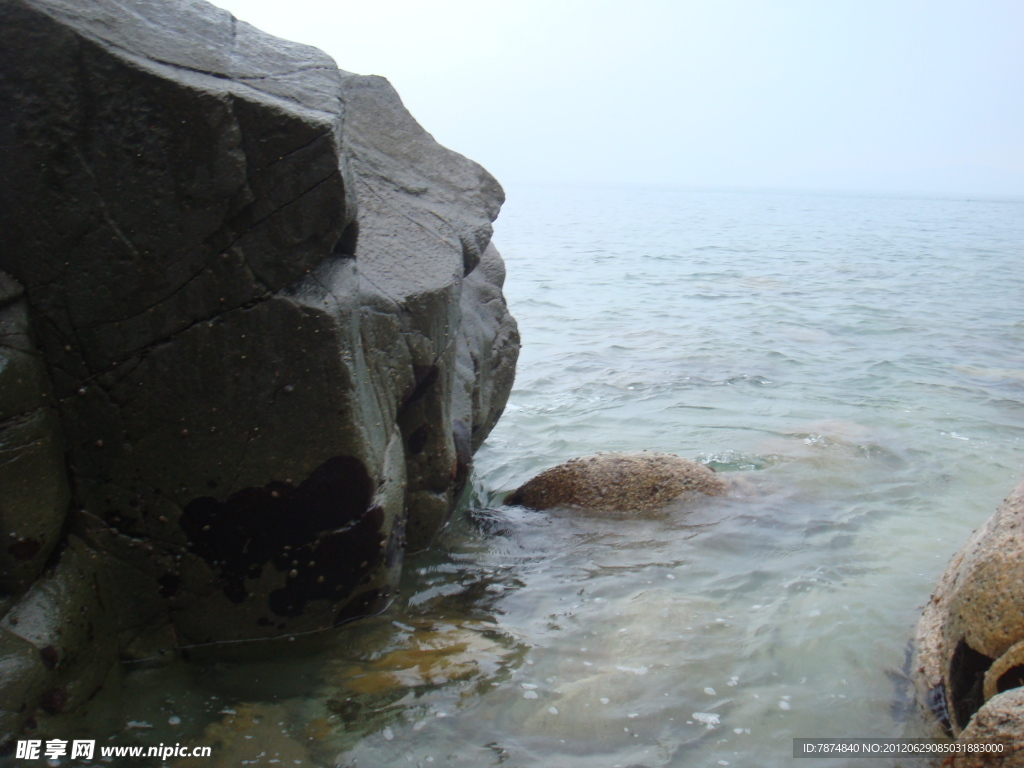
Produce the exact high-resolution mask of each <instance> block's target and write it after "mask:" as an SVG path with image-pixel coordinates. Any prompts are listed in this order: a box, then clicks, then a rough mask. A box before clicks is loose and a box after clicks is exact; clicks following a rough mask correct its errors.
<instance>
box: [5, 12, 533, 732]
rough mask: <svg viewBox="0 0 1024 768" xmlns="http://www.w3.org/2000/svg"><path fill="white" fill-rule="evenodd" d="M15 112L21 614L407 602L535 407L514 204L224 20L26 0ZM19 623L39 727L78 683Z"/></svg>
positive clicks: (205, 618)
mask: <svg viewBox="0 0 1024 768" xmlns="http://www.w3.org/2000/svg"><path fill="white" fill-rule="evenodd" d="M0 112H2V114H3V115H4V119H3V120H2V121H0V243H3V247H2V250H0V269H2V270H4V272H5V273H6V274H0V395H2V400H0V499H3V501H0V537H3V543H4V546H3V549H2V553H0V590H2V592H3V597H2V598H0V599H2V602H0V615H2V613H3V612H7V613H8V619H10V620H11V621H15V620H17V619H18V616H20V615H21V613H20V612H24V611H26V610H28V608H27V607H26V606H28V605H29V604H30V603H31V605H36V606H41V605H44V603H41V602H39V601H40V600H42V599H43V598H42V597H40V596H39V595H40V591H39V590H40V589H41V588H42V587H40V586H39V583H37V585H36V586H32V584H33V579H34V578H36V576H38V575H39V573H40V572H41V571H42V570H43V568H44V566H45V567H48V568H49V569H50V570H49V571H48V575H47V577H46V578H47V579H50V580H53V579H56V580H58V581H59V580H60V579H62V578H68V577H67V576H66V574H70V573H72V572H74V573H78V572H79V571H82V569H83V568H85V566H84V565H82V563H88V564H89V568H91V569H92V570H93V571H94V572H95V573H96V574H97V580H96V582H95V583H96V584H97V585H103V586H102V589H104V590H106V589H110V590H112V591H113V593H115V594H112V595H109V596H108V600H101V601H100V602H101V603H102V604H109V603H110V602H114V603H119V604H124V605H130V606H131V610H127V611H114V612H112V613H109V614H105V616H106V617H105V618H102V619H98V620H97V621H98V622H99V623H101V624H105V629H104V631H109V632H111V633H112V635H111V636H112V637H115V638H116V642H114V643H112V644H111V647H114V648H118V647H121V648H123V647H125V646H126V645H127V644H128V643H130V642H132V640H133V638H134V637H136V636H137V635H138V634H139V632H142V631H143V629H144V628H146V627H149V628H150V629H151V628H152V626H153V624H154V622H156V623H159V622H160V621H165V622H169V623H171V624H172V625H173V627H174V633H175V634H176V637H177V638H178V640H179V642H180V643H181V644H183V645H190V644H203V643H211V642H219V641H226V640H249V639H259V638H271V637H277V636H281V635H285V634H292V633H296V632H304V631H310V630H315V629H320V628H325V627H330V626H334V625H336V624H338V623H341V622H343V621H345V620H347V619H349V618H351V617H355V616H359V615H363V614H365V613H367V612H370V611H374V610H377V609H379V608H380V607H381V606H383V605H384V604H385V603H386V601H387V600H388V598H389V596H390V594H391V593H392V591H393V589H394V587H395V584H396V582H397V579H398V576H399V571H400V567H401V562H402V557H403V553H404V551H405V550H406V548H407V547H413V548H421V547H424V546H427V545H428V544H429V543H430V541H431V539H432V538H433V536H434V535H435V534H436V532H437V531H438V529H439V528H440V527H441V526H442V525H443V524H444V523H445V521H446V520H447V518H448V516H449V515H450V513H451V511H452V509H453V507H454V506H455V504H456V502H457V500H458V497H459V494H460V492H461V490H462V487H463V486H464V484H465V482H466V478H467V474H468V471H469V466H470V462H471V457H472V453H473V451H474V450H475V449H476V448H477V447H478V446H479V445H480V442H481V441H482V440H483V439H484V437H485V436H486V434H487V432H488V431H489V430H490V429H491V427H493V425H494V423H495V421H496V420H497V418H498V416H499V415H500V413H501V411H502V409H503V408H504V405H505V401H506V400H507V397H508V393H509V390H510V389H511V385H512V378H513V375H514V368H515V359H516V356H517V353H518V335H517V332H516V328H515V323H514V321H513V320H512V319H511V317H510V316H509V315H508V312H507V309H506V306H505V302H504V299H503V297H502V295H501V284H502V280H503V278H504V270H503V266H502V263H501V258H500V256H499V255H498V253H497V251H496V250H495V249H494V248H493V246H492V245H490V237H491V221H492V220H493V219H494V217H495V216H496V215H497V213H498V209H499V207H500V205H501V203H502V201H503V193H502V191H501V188H500V187H499V185H498V184H497V182H495V180H494V179H493V178H492V177H491V176H490V175H489V174H487V172H486V171H484V170H483V169H482V168H481V167H480V166H478V165H476V164H475V163H473V162H471V161H469V160H467V159H465V158H464V157H462V156H460V155H457V154H455V153H454V152H450V151H449V150H447V149H445V148H443V147H441V146H440V145H438V144H437V143H436V142H435V141H434V140H433V139H432V138H431V137H430V136H429V135H428V134H427V133H426V132H424V131H423V129H422V128H421V127H420V126H419V125H418V124H417V123H416V122H415V121H414V120H413V119H412V117H411V116H410V115H409V114H408V112H406V111H405V109H404V108H403V106H402V104H401V101H400V100H399V98H398V96H397V94H396V93H395V92H394V90H393V89H392V88H391V86H390V85H389V84H388V83H387V81H385V80H383V79H382V78H378V77H360V76H356V75H351V74H348V73H345V72H342V71H340V70H338V69H337V67H336V66H335V65H334V63H333V61H331V59H330V58H329V57H327V56H326V55H325V54H323V53H321V52H320V51H317V50H315V49H312V48H309V47H306V46H302V45H297V44H294V43H288V42H285V41H281V40H278V39H276V38H272V37H270V36H268V35H265V34H263V33H262V32H259V31H258V30H256V29H254V28H252V27H250V26H248V25H246V24H244V23H242V22H239V21H237V20H235V19H234V18H233V17H232V16H231V15H230V14H228V13H226V12H224V11H221V10H219V9H217V8H215V7H213V6H211V5H209V4H207V3H204V2H201V0H174V1H170V0H169V1H167V2H151V1H149V0H91V1H90V2H88V3H82V2H80V0H5V2H4V3H3V5H2V6H0ZM29 326H31V327H29ZM10 467H15V469H13V470H12V471H8V468H10ZM62 532H63V533H62ZM62 548H63V549H62ZM69 558H72V559H73V562H70V561H69ZM76 569H77V570H76ZM123 569H128V571H127V572H129V573H131V574H132V576H131V577H129V578H127V579H120V580H118V579H111V578H109V577H110V575H111V574H115V573H122V571H123ZM61 574H65V575H64V576H62V575H61ZM119 581H131V582H134V583H133V585H132V589H131V594H126V595H125V596H124V598H123V599H122V598H118V597H117V596H116V592H117V590H118V588H119V587H118V583H119ZM40 583H41V582H40ZM96 589H100V587H99V586H97V587H96ZM126 589H127V588H126ZM26 590H28V591H27V593H26ZM77 594H78V593H77V592H69V593H68V595H67V596H66V598H62V600H63V602H61V601H58V602H53V601H52V600H51V603H52V604H53V605H54V606H56V607H54V609H53V610H55V611H57V610H58V608H59V611H58V612H66V611H70V612H71V614H73V613H74V611H75V610H78V608H83V607H84V606H85V605H86V602H85V601H86V600H87V597H86V596H84V595H83V596H76V595H77ZM22 595H23V596H22ZM88 599H92V598H91V597H90V598H88ZM26 601H29V602H26ZM31 601H35V602H34V603H32V602H31ZM76 606H78V607H77V608H76ZM32 610H35V611H36V612H37V613H38V611H41V610H43V609H42V608H33V609H32ZM47 610H49V609H47ZM88 610H92V609H88ZM71 614H68V615H71ZM61 615H63V613H61ZM97 615H99V614H97ZM8 619H5V621H7V620H8ZM94 624H95V622H94ZM15 626H16V625H15ZM0 629H2V630H3V631H4V632H7V634H2V633H0V665H4V669H5V670H8V669H17V670H21V671H19V672H18V673H17V674H13V673H12V674H11V675H7V674H5V675H4V676H3V682H0V700H3V701H5V702H6V701H14V700H15V699H17V701H18V702H20V703H21V704H24V705H25V706H24V707H23V708H22V709H20V710H19V711H20V712H21V713H22V715H20V716H22V717H23V716H26V715H24V713H25V712H30V711H31V708H32V707H33V706H35V705H36V704H38V703H39V701H41V700H42V698H41V697H44V696H45V694H46V691H45V690H44V689H45V688H46V687H47V686H49V687H50V688H52V687H53V686H57V687H60V685H62V683H60V681H57V682H55V681H54V670H50V669H47V668H46V667H47V665H46V664H43V668H42V669H40V667H39V659H35V660H33V659H32V652H30V651H27V650H26V648H27V647H28V646H26V643H28V645H29V646H33V647H35V646H38V645H39V643H40V642H43V641H42V640H33V639H31V638H26V637H23V636H21V635H19V634H17V631H16V630H15V629H13V628H9V627H7V626H6V624H5V625H4V626H3V627H0ZM150 634H152V633H150ZM168 636H170V635H168ZM40 637H42V636H40ZM77 638H78V636H77V635H75V636H74V637H72V638H71V639H69V640H68V641H67V642H66V643H65V646H66V647H64V649H63V650H61V651H60V653H61V654H63V655H61V656H60V658H61V659H62V661H61V662H60V663H61V664H62V665H63V666H61V667H59V669H60V670H62V671H63V670H69V669H73V668H74V667H75V665H76V663H79V664H80V665H85V666H88V667H89V668H90V669H93V670H94V674H93V673H90V674H87V675H84V676H83V677H82V679H88V680H94V679H95V677H96V676H97V675H99V674H100V670H101V669H102V668H103V667H104V664H107V665H109V661H110V659H109V658H106V657H104V658H92V657H89V658H90V660H89V661H88V664H86V662H84V661H83V662H76V661H75V659H85V658H86V656H87V654H86V652H85V650H84V648H83V647H82V645H81V643H82V642H84V641H80V639H77ZM44 647H47V646H44ZM47 653H48V658H49V659H50V661H53V659H52V653H51V652H47ZM44 661H45V660H44ZM67 674H69V675H70V674H72V673H70V672H68V673H67ZM33 680H35V681H37V683H32V684H30V683H31V681H33ZM26 681H29V682H26ZM39 681H42V682H39ZM12 686H13V687H12ZM8 688H10V690H8ZM11 692H13V693H12V698H8V693H11ZM73 693H74V692H73V691H72V692H71V693H69V694H68V695H69V697H70V698H69V700H70V701H71V702H74V701H76V700H77V699H76V698H75V696H74V695H73ZM14 694H16V695H14ZM33 702H35V703H33ZM11 722H13V721H6V722H5V723H0V726H3V727H0V730H4V728H7V729H8V730H7V732H8V733H9V732H10V728H13V727H14V726H13V725H11ZM2 740H3V734H0V741H2Z"/></svg>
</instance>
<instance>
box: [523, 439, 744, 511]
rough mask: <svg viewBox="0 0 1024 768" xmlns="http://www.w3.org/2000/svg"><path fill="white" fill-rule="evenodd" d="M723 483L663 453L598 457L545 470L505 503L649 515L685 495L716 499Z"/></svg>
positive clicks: (708, 472)
mask: <svg viewBox="0 0 1024 768" xmlns="http://www.w3.org/2000/svg"><path fill="white" fill-rule="evenodd" d="M727 488H728V485H727V484H726V482H725V481H724V480H722V479H721V478H720V477H718V476H717V475H716V474H715V472H714V471H713V470H711V469H709V468H708V467H706V466H704V465H703V464H699V463H697V462H695V461H691V460H689V459H684V458H681V457H679V456H673V455H671V454H665V453H599V454H596V455H594V456H585V457H582V458H578V459H572V460H570V461H567V462H565V463H564V464H559V465H558V466H556V467H552V468H551V469H546V470H544V471H543V472H541V473H540V474H539V475H537V476H536V477H534V478H533V479H531V480H528V481H527V482H525V483H523V485H521V486H519V488H517V489H516V490H514V491H513V492H512V493H511V494H510V495H509V497H508V498H507V499H506V500H505V503H506V504H517V505H519V506H523V507H529V508H530V509H551V508H553V507H572V508H574V509H580V510H584V511H592V512H610V513H615V512H619V513H622V512H625V513H630V512H652V511H655V510H658V509H661V508H663V507H664V506H665V505H667V504H669V503H670V502H673V501H676V500H677V499H680V498H682V497H686V496H699V495H703V496H718V495H720V494H723V493H725V492H726V490H727Z"/></svg>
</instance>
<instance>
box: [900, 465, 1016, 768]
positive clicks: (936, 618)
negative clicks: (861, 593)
mask: <svg viewBox="0 0 1024 768" xmlns="http://www.w3.org/2000/svg"><path fill="white" fill-rule="evenodd" d="M1022 608H1024V483H1022V484H1021V485H1019V486H1018V487H1017V489H1016V490H1015V491H1014V492H1013V493H1012V494H1011V495H1010V496H1009V498H1007V499H1006V500H1005V501H1004V502H1003V504H1002V505H1001V506H1000V507H999V509H998V510H997V511H996V513H995V514H994V515H993V516H992V517H990V518H989V519H988V520H987V521H986V522H985V524H984V525H983V526H981V527H980V528H979V529H978V530H977V531H975V532H974V534H973V535H972V536H971V538H970V539H969V540H968V541H967V543H966V544H965V545H964V547H963V548H962V549H961V550H960V551H959V552H958V553H957V554H956V555H954V556H953V558H952V560H950V562H949V565H948V566H947V568H946V571H945V573H943V575H942V578H941V579H940V581H939V584H938V586H937V587H936V589H935V593H934V594H933V595H932V598H931V601H930V602H929V603H928V605H927V607H926V608H925V610H924V614H923V615H922V617H921V621H920V623H919V625H918V629H917V638H916V650H915V657H914V664H913V668H912V669H913V677H914V683H915V686H916V689H917V697H918V701H919V702H920V704H921V706H922V709H923V710H924V712H925V715H926V717H927V718H928V720H929V722H931V723H932V724H934V726H935V727H936V730H937V731H938V730H941V731H942V732H943V733H945V735H947V736H952V737H958V738H959V739H960V740H962V741H965V742H979V743H980V742H982V741H985V740H986V738H987V736H986V734H988V735H991V733H995V731H996V730H998V731H1000V733H1003V734H1004V735H1005V734H1006V733H1011V732H1014V731H1015V733H1016V734H1017V739H1019V738H1020V734H1021V733H1022V732H1024V706H1022V701H1024V699H1022V697H1021V695H1020V693H1021V691H1020V686H1021V685H1022V684H1024V610H1022ZM993 729H995V730H993ZM990 732H991V733H990ZM983 737H984V738H983ZM972 759H973V758H972ZM995 759H996V761H997V763H993V764H998V765H1010V764H1011V763H1008V762H998V761H999V760H1004V758H995ZM1018 759H1019V760H1021V761H1024V755H1021V756H1020V757H1019V758H1018ZM953 764H955V765H961V763H959V762H958V763H953ZM962 764H963V765H968V764H970V765H975V763H966V762H965V763H962ZM977 764H978V765H982V764H985V763H977ZM1013 764H1014V765H1017V764H1022V765H1024V762H1021V763H1013Z"/></svg>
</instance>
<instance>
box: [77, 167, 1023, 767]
mask: <svg viewBox="0 0 1024 768" xmlns="http://www.w3.org/2000/svg"><path fill="white" fill-rule="evenodd" d="M496 242H497V244H498V245H499V247H500V248H501V250H502V252H503V254H504V256H505V260H506V264H507V269H508V279H507V282H506V285H505V293H506V296H507V299H508V302H509V305H510V308H511V311H512V313H513V314H514V315H515V317H516V319H517V320H518V322H519V327H520V330H521V333H522V339H523V349H522V354H521V356H520V359H519V366H518V371H517V377H516V384H515V388H514V390H513V392H512V396H511V398H510V400H509V403H508V407H507V408H506V410H505V413H504V416H503V417H502V419H501V421H500V423H499V424H498V426H497V428H496V429H495V430H494V432H493V433H492V434H491V436H490V437H489V438H488V440H487V442H486V444H485V445H484V447H483V448H482V449H481V450H480V452H479V453H478V455H477V457H476V468H475V474H474V477H473V489H472V494H471V496H470V499H469V503H468V505H467V509H466V510H465V511H464V512H463V513H461V514H460V515H459V516H458V517H457V518H456V519H455V520H454V521H453V522H452V523H451V524H450V525H449V527H448V528H447V529H446V530H445V531H444V532H443V533H442V535H441V537H440V538H439V540H438V542H437V544H436V546H435V547H434V548H433V549H432V550H431V551H429V552H426V553H423V554H420V555H416V556H412V557H410V558H408V560H407V562H406V570H405V575H404V578H403V585H402V593H401V596H400V598H399V599H398V600H397V601H396V602H395V603H394V604H393V605H392V606H391V608H390V609H389V610H388V611H387V612H386V613H385V614H383V615H382V616H379V617H374V618H371V619H367V620H364V621H361V622H356V623H354V624H352V625H349V626H347V627H344V628H342V630H340V631H339V632H338V633H337V639H336V641H335V643H334V644H333V645H332V647H330V648H329V649H327V650H322V651H319V652H318V653H315V654H306V655H302V656H299V657H295V658H291V657H282V658H281V659H280V660H278V661H275V662H274V663H268V662H245V663H241V662H239V663H227V662H224V661H218V662H216V663H208V664H203V663H194V664H192V665H190V666H185V665H180V664H179V665H171V666H170V667H159V668H156V669H141V670H138V671H135V672H131V673H129V674H128V675H127V677H126V678H125V680H124V684H123V688H122V689H121V690H120V691H119V692H118V694H117V702H116V705H114V704H111V705H109V706H107V709H106V710H105V711H106V713H107V714H106V718H107V719H106V720H105V721H104V722H106V723H107V725H106V726H105V727H106V728H107V729H108V730H107V732H106V733H105V734H104V738H105V739H108V740H111V743H124V742H125V740H131V739H135V740H136V741H138V742H139V743H149V742H153V743H156V741H157V740H159V741H161V742H165V743H172V742H173V741H175V740H179V741H182V742H188V743H190V744H203V743H212V744H214V745H215V747H216V750H217V751H216V752H215V758H214V759H213V761H209V760H207V761H202V762H203V764H204V765H210V766H212V765H225V766H226V765H237V764H241V763H243V762H244V763H245V764H252V765H271V764H272V765H289V766H291V765H296V764H307V765H323V766H359V767H361V768H375V767H376V766H401V765H409V766H465V767H466V768H482V767H484V766H499V765H503V766H509V767H510V768H511V767H517V766H523V767H524V768H525V767H527V766H546V767H547V766H549V767H550V768H556V767H557V768H573V767H575V766H581V767H582V766H587V768H615V767H616V766H618V767H620V768H627V767H629V768H638V767H639V766H646V767H648V768H662V767H665V768H668V767H670V766H671V767H673V768H681V767H683V766H686V767H687V768H689V767H690V766H725V765H732V766H781V765H791V764H792V761H793V757H792V754H793V751H792V750H793V738H794V737H802V738H814V737H875V738H879V737H899V736H905V735H910V736H913V735H916V732H915V731H914V728H915V725H914V719H913V718H912V717H911V713H912V711H913V701H912V692H911V688H910V686H909V685H908V680H907V672H908V649H909V641H910V640H911V638H912V636H913V633H914V627H915V623H916V621H917V618H918V616H919V614H920V610H921V608H922V606H923V605H924V604H925V602H926V601H927V600H928V598H929V595H930V593H931V590H932V588H933V586H934V584H935V582H936V580H937V579H938V577H939V575H940V573H941V572H942V570H943V568H944V567H945V565H946V562H947V561H948V559H949V557H950V556H951V555H952V554H953V552H954V551H955V550H956V549H957V548H958V547H960V546H961V545H962V544H963V542H964V541H965V540H966V538H967V537H968V536H969V535H970V533H971V531H972V529H974V528H976V527H977V526H978V525H979V524H980V523H981V522H982V521H983V520H985V518H986V517H988V516H989V515H990V514H991V513H992V512H993V511H994V510H995V508H996V506H997V505H998V503H999V502H1000V500H1001V499H1002V498H1003V497H1004V496H1006V495H1007V494H1008V493H1009V492H1010V491H1011V490H1012V488H1013V487H1014V485H1015V484H1016V482H1017V481H1018V479H1019V477H1020V475H1021V470H1022V464H1024V314H1022V309H1024V300H1022V297H1024V268H1022V266H1024V264H1022V262H1024V202H1022V201H1015V200H987V199H967V198H960V199H925V198H915V197H892V196H889V197H882V196H864V195H826V194H795V193H784V192H777V193H771V192H738V191H733V192H729V191H682V190H674V189H655V188H650V189H642V188H592V187H591V188H583V187H579V188H575V187H523V188H515V187H513V188H510V189H509V200H508V203H507V204H506V206H505V208H504V210H503V212H502V215H501V218H500V220H499V222H498V224H497V227H496ZM642 450H650V451H663V452H669V453H674V454H678V455H680V456H685V457H689V458H693V459H697V460H699V461H701V462H704V463H705V464H708V465H710V466H711V467H713V468H715V469H716V470H717V471H719V472H720V473H723V476H728V477H730V478H733V479H734V480H737V481H738V485H739V487H740V488H741V491H740V492H737V493H735V494H733V495H732V496H730V497H728V498H716V499H710V500H708V502H707V503H705V504H697V505H694V506H691V507H690V508H688V509H686V510H684V511H681V512H679V513H677V514H671V515H668V516H666V517H656V518H653V519H652V518H647V519H610V518H602V517H594V516H584V515H580V514H578V513H571V512H558V511H555V512H545V513H539V512H533V511H528V510H524V509H520V508H515V507H503V506H502V505H501V500H502V498H503V496H504V495H505V494H506V493H507V492H508V491H509V490H511V489H513V488H515V487H516V486H517V485H519V484H520V483H522V482H524V481H525V480H527V479H528V478H530V477H531V476H533V475H534V474H535V473H537V472H538V471H540V470H542V469H544V468H546V467H549V466H552V465H554V464H556V463H559V462H561V461H564V460H566V459H570V458H573V457H575V456H580V455H586V454H590V453H595V452H598V451H642ZM101 709H102V708H101ZM94 711H95V708H94ZM140 724H141V725H140ZM140 734H144V735H140ZM218 755H219V756H218ZM275 761H279V762H275ZM847 762H850V763H853V764H858V765H859V763H860V761H856V760H855V761H843V760H828V761H815V760H808V761H801V764H802V765H806V766H808V768H810V766H812V765H817V764H820V765H831V766H837V767H838V766H840V765H844V764H847ZM911 762H912V764H921V763H920V761H911ZM123 764H125V765H127V764H128V763H127V762H124V761H123ZM182 764H183V765H184V764H186V763H182ZM197 764H198V763H197ZM873 764H874V765H878V766H883V765H893V764H898V763H893V762H886V761H885V760H875V761H873Z"/></svg>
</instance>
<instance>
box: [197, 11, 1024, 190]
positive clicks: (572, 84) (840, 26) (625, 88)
mask: <svg viewBox="0 0 1024 768" xmlns="http://www.w3.org/2000/svg"><path fill="white" fill-rule="evenodd" d="M215 2H216V4H217V5H220V6H221V7H223V8H226V9H228V10H229V11H231V12H232V13H234V14H235V16H237V17H238V18H240V19H242V20H244V21H248V22H250V23H252V24H254V25H255V26H257V27H259V28H261V29H263V30H266V31H267V32H271V33H273V34H276V35H279V36H281V37H287V38H290V39H293V40H298V41H301V42H304V43H309V44H312V45H315V46H317V47H319V48H322V49H323V50H325V51H327V52H328V53H329V54H330V55H331V56H333V57H334V59H335V61H337V62H338V65H339V66H340V67H341V68H342V69H347V70H350V71H353V72H360V73H363V74H380V75H384V76H386V77H387V78H388V79H389V80H390V81H391V82H392V83H393V84H394V85H395V87H396V88H397V89H398V91H399V93H400V94H401V95H402V98H403V100H404V101H405V104H406V106H407V107H408V108H409V109H410V111H411V112H412V113H413V115H415V116H416V118H417V119H418V120H419V121H420V123H422V124H423V126H424V127H425V128H426V129H427V130H428V131H430V132H431V133H432V134H434V136H435V137H436V138H437V139H438V140H439V141H440V142H441V143H443V144H445V145H446V146H449V147H451V148H452V149H455V150H457V151H459V152H461V153H463V154H465V155H468V156H469V157H472V158H473V159H474V160H477V161H479V162H481V163H482V164H483V165H485V166H486V167H487V168H488V169H489V170H490V171H491V172H492V173H494V174H495V175H496V176H497V177H498V179H499V180H501V181H504V182H507V183H515V182H526V181H541V182H547V181H552V182H562V181H567V182H583V183H590V182H601V183H646V184H675V185H685V186H726V187H735V186H740V187H771V188H797V189H799V188H804V189H824V190H869V191H870V190H875V191H890V192H891V191H920V192H933V193H954V194H959V193H989V194H999V195H1004V194H1009V195H1015V196H1016V195H1020V196H1024V2H1022V0H955V2H954V1H949V0H927V1H925V0H699V1H694V0H628V1H626V0H619V1H618V2H611V1H606V0H501V2H495V1H492V0H437V1H433V0H372V2H371V0H358V2H347V1H345V0H215Z"/></svg>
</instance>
